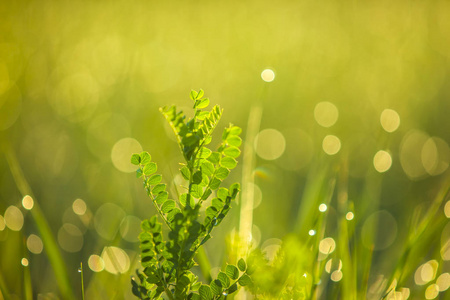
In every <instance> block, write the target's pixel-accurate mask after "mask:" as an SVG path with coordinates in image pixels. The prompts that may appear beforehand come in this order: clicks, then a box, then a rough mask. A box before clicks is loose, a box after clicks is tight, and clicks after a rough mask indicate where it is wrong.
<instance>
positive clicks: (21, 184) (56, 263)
mask: <svg viewBox="0 0 450 300" xmlns="http://www.w3.org/2000/svg"><path fill="white" fill-rule="evenodd" d="M3 150H4V153H5V156H6V160H7V162H8V165H9V168H10V171H11V174H12V176H13V178H14V181H15V183H16V186H17V188H18V189H19V192H20V193H21V195H22V196H23V197H24V196H26V195H30V196H31V197H32V198H33V199H34V206H33V208H32V209H31V216H32V217H33V219H34V221H35V222H36V225H37V228H38V230H39V233H40V235H41V237H42V242H43V244H44V248H45V250H46V251H45V252H46V254H47V257H48V259H49V261H50V264H51V266H52V268H53V271H54V272H55V277H56V281H57V283H58V287H59V290H60V292H61V296H62V297H63V298H64V299H67V300H75V297H74V293H73V290H72V287H71V285H70V281H69V276H68V273H67V267H66V264H65V262H64V260H63V258H62V255H61V252H60V251H59V248H58V245H57V243H56V240H55V238H54V236H53V233H52V231H51V229H50V226H49V224H48V222H47V219H46V218H45V216H44V213H43V212H42V210H41V208H40V206H39V203H38V201H36V198H35V197H34V196H33V192H32V190H31V188H30V186H29V184H28V182H27V180H26V179H25V176H24V174H23V171H22V169H21V167H20V164H19V161H18V159H17V157H16V155H15V153H14V151H13V150H12V148H11V145H10V144H9V143H8V142H6V143H5V144H4V147H3Z"/></svg>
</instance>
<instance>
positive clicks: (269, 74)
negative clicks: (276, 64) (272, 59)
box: [261, 69, 275, 82]
mask: <svg viewBox="0 0 450 300" xmlns="http://www.w3.org/2000/svg"><path fill="white" fill-rule="evenodd" d="M261 78H262V80H264V81H265V82H272V81H273V80H274V79H275V72H274V71H273V70H271V69H265V70H264V71H262V72H261Z"/></svg>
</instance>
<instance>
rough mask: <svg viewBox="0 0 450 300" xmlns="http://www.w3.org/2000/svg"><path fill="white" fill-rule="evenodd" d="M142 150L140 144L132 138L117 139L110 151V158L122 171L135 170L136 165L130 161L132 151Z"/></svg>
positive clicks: (138, 151) (129, 171)
mask: <svg viewBox="0 0 450 300" xmlns="http://www.w3.org/2000/svg"><path fill="white" fill-rule="evenodd" d="M140 152H142V146H141V144H140V143H139V142H138V141H137V140H135V139H133V138H123V139H121V140H119V141H117V142H116V143H115V144H114V146H113V148H112V151H111V160H112V163H113V165H114V167H116V169H117V170H119V171H122V172H124V173H131V172H134V171H136V169H137V168H136V166H135V165H133V164H132V163H131V162H130V158H131V155H133V153H140Z"/></svg>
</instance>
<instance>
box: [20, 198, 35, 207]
mask: <svg viewBox="0 0 450 300" xmlns="http://www.w3.org/2000/svg"><path fill="white" fill-rule="evenodd" d="M22 206H23V208H25V209H27V210H30V209H32V208H33V206H34V201H33V198H31V196H29V195H26V196H25V197H23V198H22Z"/></svg>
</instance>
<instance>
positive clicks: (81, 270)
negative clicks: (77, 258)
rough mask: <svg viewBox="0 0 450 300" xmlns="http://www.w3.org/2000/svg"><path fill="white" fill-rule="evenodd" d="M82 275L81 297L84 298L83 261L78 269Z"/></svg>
mask: <svg viewBox="0 0 450 300" xmlns="http://www.w3.org/2000/svg"><path fill="white" fill-rule="evenodd" d="M78 271H79V272H80V276H81V299H83V300H84V279H83V263H82V262H80V268H79V269H78Z"/></svg>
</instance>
